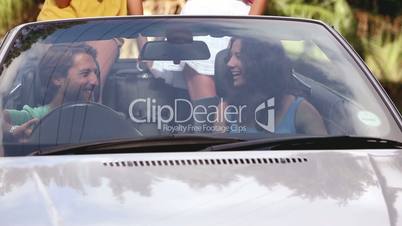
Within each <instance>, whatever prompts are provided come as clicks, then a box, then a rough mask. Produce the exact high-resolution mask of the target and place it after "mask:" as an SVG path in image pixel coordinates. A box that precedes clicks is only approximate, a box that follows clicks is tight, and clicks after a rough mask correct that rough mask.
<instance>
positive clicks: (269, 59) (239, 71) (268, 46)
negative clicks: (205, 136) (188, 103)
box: [219, 38, 327, 135]
mask: <svg viewBox="0 0 402 226" xmlns="http://www.w3.org/2000/svg"><path fill="white" fill-rule="evenodd" d="M226 65H227V67H228V69H229V72H230V73H229V75H228V76H227V79H225V81H226V82H225V83H224V86H225V87H224V90H225V94H223V98H222V99H223V101H222V103H220V109H225V107H226V106H228V104H230V105H234V106H246V107H244V108H242V109H243V110H244V111H243V112H242V114H239V115H238V116H239V117H241V118H239V119H238V120H237V121H239V122H241V123H240V124H239V126H240V125H242V124H243V125H244V126H245V127H246V128H247V130H246V132H253V131H254V132H258V131H264V129H265V130H268V131H269V132H275V133H290V134H293V133H304V134H313V135H320V134H326V133H327V132H326V129H325V126H324V123H323V120H322V117H321V116H320V113H319V112H318V111H317V110H316V109H315V107H314V106H313V105H311V104H310V103H309V102H308V101H307V100H305V99H304V98H303V97H299V96H298V95H297V92H296V91H293V90H292V89H291V88H290V86H289V84H290V79H291V74H292V68H291V66H290V65H291V62H290V59H289V58H288V57H287V56H286V55H285V52H284V49H283V47H282V45H281V44H280V43H279V42H278V43H275V42H268V41H264V42H263V41H259V40H256V39H251V38H233V39H232V40H231V42H230V45H229V56H228V59H227V64H226ZM268 100H269V103H268ZM262 104H265V105H262ZM262 106H264V109H266V110H274V111H273V112H274V113H273V114H271V119H272V121H269V118H270V117H267V114H268V113H267V111H259V109H262ZM222 112H223V111H222ZM271 112H272V111H271ZM222 119H223V116H222V113H220V117H219V121H221V122H222V121H224V120H222ZM231 121H234V120H231ZM268 124H271V127H270V128H272V129H271V130H269V129H268V128H269V125H268ZM265 125H267V126H266V127H264V126H265ZM272 125H274V126H273V127H272Z"/></svg>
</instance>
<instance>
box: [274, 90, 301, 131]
mask: <svg viewBox="0 0 402 226" xmlns="http://www.w3.org/2000/svg"><path fill="white" fill-rule="evenodd" d="M303 99H304V98H303V97H297V98H296V99H295V100H294V101H293V103H292V104H291V105H290V106H289V108H288V111H287V112H286V113H285V115H284V116H283V117H282V119H281V121H280V122H279V123H278V124H276V126H275V133H286V134H295V133H296V125H295V118H296V111H297V109H298V108H299V105H300V103H301V102H302V101H303Z"/></svg>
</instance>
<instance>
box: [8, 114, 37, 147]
mask: <svg viewBox="0 0 402 226" xmlns="http://www.w3.org/2000/svg"><path fill="white" fill-rule="evenodd" d="M38 122H39V119H37V118H33V119H31V120H29V121H27V122H26V123H24V124H22V125H19V126H17V127H16V128H15V129H14V130H13V131H12V134H11V135H12V136H13V137H14V138H15V139H16V140H18V141H19V142H21V143H26V142H27V141H28V138H29V137H30V136H31V134H32V127H33V126H34V125H35V124H36V123H38Z"/></svg>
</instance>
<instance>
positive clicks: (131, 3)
mask: <svg viewBox="0 0 402 226" xmlns="http://www.w3.org/2000/svg"><path fill="white" fill-rule="evenodd" d="M127 8H128V10H127V11H128V15H142V14H144V10H143V8H142V0H127Z"/></svg>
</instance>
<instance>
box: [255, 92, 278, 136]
mask: <svg viewBox="0 0 402 226" xmlns="http://www.w3.org/2000/svg"><path fill="white" fill-rule="evenodd" d="M274 107H275V98H274V97H272V98H270V99H268V100H266V101H264V102H262V103H261V104H260V105H258V106H257V108H256V109H255V111H254V118H255V122H256V123H257V125H259V126H261V128H263V129H265V130H266V131H268V132H271V133H274V132H275V109H274ZM258 113H263V114H262V115H264V113H265V116H266V117H267V120H266V124H264V122H261V121H260V120H258V119H259V118H258V117H257V114H258Z"/></svg>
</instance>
